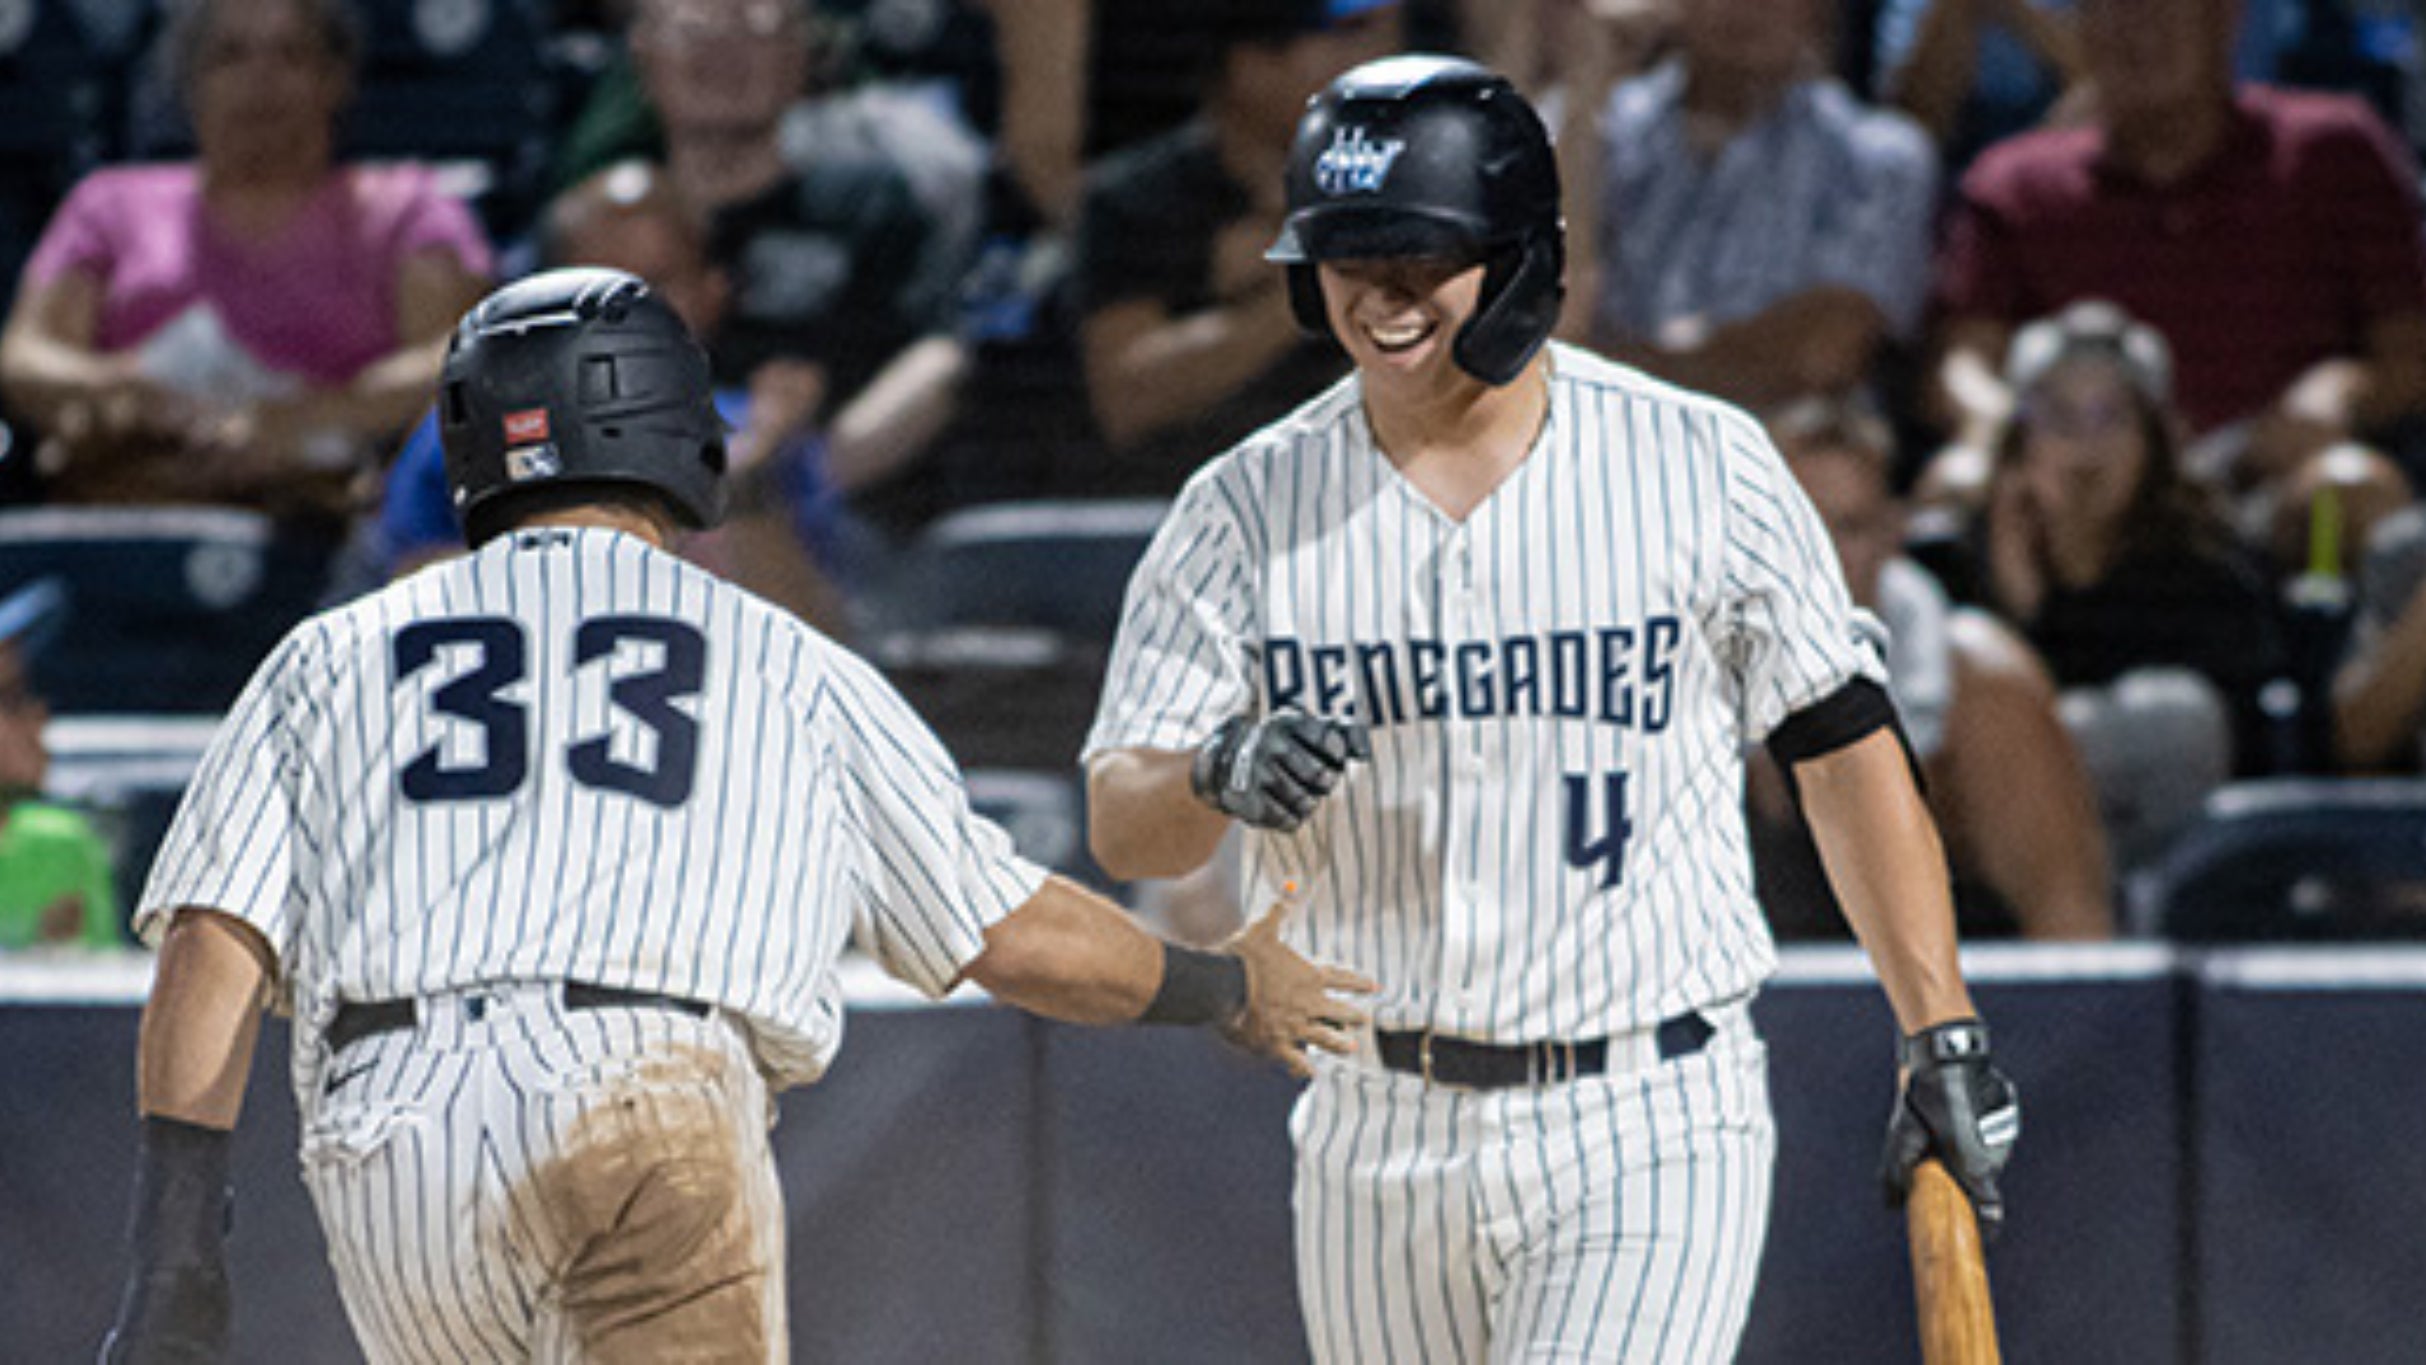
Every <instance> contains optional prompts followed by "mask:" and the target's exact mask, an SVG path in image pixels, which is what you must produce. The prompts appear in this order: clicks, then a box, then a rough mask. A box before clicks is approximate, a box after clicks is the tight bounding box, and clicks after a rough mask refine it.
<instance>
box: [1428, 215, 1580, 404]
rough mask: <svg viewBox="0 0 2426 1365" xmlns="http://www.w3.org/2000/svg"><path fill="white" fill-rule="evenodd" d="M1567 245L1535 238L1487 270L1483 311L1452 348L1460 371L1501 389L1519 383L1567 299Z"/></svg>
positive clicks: (1559, 237) (1556, 237)
mask: <svg viewBox="0 0 2426 1365" xmlns="http://www.w3.org/2000/svg"><path fill="white" fill-rule="evenodd" d="M1566 256H1567V249H1566V242H1565V240H1564V236H1563V234H1561V233H1558V232H1555V231H1553V232H1530V233H1527V234H1525V237H1524V240H1523V241H1521V242H1519V243H1517V244H1516V245H1515V246H1513V247H1511V248H1509V249H1507V250H1504V251H1499V252H1496V253H1494V254H1493V255H1492V257H1491V260H1490V262H1489V263H1488V264H1487V265H1485V267H1484V268H1483V284H1482V290H1481V295H1482V306H1481V307H1480V308H1478V309H1477V310H1476V311H1475V314H1474V316H1473V317H1472V318H1470V319H1468V320H1467V322H1466V325H1465V326H1463V327H1461V328H1459V329H1458V332H1457V340H1456V341H1455V343H1453V344H1452V346H1451V347H1450V351H1449V355H1450V358H1451V359H1453V360H1455V361H1456V362H1457V365H1458V368H1460V369H1462V370H1464V371H1465V372H1466V373H1468V374H1470V375H1473V376H1474V377H1475V378H1477V379H1479V380H1481V381H1483V382H1484V383H1486V384H1489V385H1492V386H1493V387H1497V386H1499V385H1501V384H1506V383H1508V382H1510V381H1512V380H1514V379H1515V378H1516V376H1517V375H1518V374H1519V373H1520V372H1522V371H1523V370H1524V368H1525V362H1527V361H1529V360H1531V359H1533V355H1534V352H1536V351H1539V350H1540V349H1541V347H1542V343H1543V342H1544V341H1547V340H1548V339H1549V337H1550V332H1551V330H1552V329H1553V328H1555V327H1557V326H1558V314H1559V309H1560V306H1561V305H1562V304H1564V303H1565V301H1566V297H1567V284H1566V264H1567V261H1566Z"/></svg>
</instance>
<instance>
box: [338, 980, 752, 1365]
mask: <svg viewBox="0 0 2426 1365" xmlns="http://www.w3.org/2000/svg"><path fill="white" fill-rule="evenodd" d="M423 1003H424V1008H425V1009H426V1010H427V1011H428V1022H426V1023H425V1024H424V1025H423V1026H422V1028H421V1029H420V1030H419V1031H418V1032H417V1033H413V1032H408V1033H398V1034H387V1035H382V1036H380V1037H376V1038H372V1039H369V1040H366V1041H364V1042H361V1043H357V1044H355V1045H354V1046H353V1047H352V1048H349V1049H348V1050H347V1051H345V1052H344V1053H342V1054H340V1059H341V1061H342V1063H343V1064H344V1068H345V1069H344V1070H343V1071H341V1072H340V1073H338V1074H339V1075H340V1076H341V1077H342V1078H343V1083H342V1084H340V1085H338V1086H335V1087H333V1089H332V1090H331V1091H330V1093H327V1094H325V1095H323V1094H321V1093H317V1092H315V1093H313V1094H312V1095H310V1096H308V1097H306V1100H305V1107H304V1109H303V1148H302V1155H303V1173H304V1183H305V1185H306V1186H307V1187H308V1188H309V1190H310V1191H311V1194H312V1199H313V1203H314V1205H315V1206H316V1207H317V1208H318V1210H319V1212H320V1219H321V1226H322V1228H323V1230H324V1231H325V1232H326V1234H327V1237H328V1243H329V1259H330V1262H331V1264H332V1265H333V1266H334V1268H335V1270H336V1273H337V1283H338V1287H339V1290H340V1292H341V1294H342V1295H343V1297H344V1299H345V1303H346V1309H347V1312H348V1314H349V1316H350V1318H351V1320H352V1323H353V1326H354V1332H355V1335H356V1337H357V1339H358V1340H359V1341H360V1342H361V1343H362V1348H363V1353H364V1355H365V1357H366V1358H367V1359H368V1360H369V1361H370V1362H371V1365H389V1362H439V1361H446V1362H488V1361H498V1362H507V1361H514V1362H519V1361H534V1362H552V1361H565V1362H570V1361H575V1360H588V1361H607V1360H632V1361H644V1360H649V1359H685V1360H711V1359H712V1360H718V1361H734V1362H739V1361H745V1360H746V1361H760V1360H766V1361H780V1360H782V1359H784V1358H785V1356H786V1353H787V1348H786V1343H785V1332H784V1321H785V1303H784V1276H783V1260H784V1258H783V1205H782V1194H781V1190H780V1187H779V1186H778V1184H777V1179H776V1174H775V1167H774V1161H773V1157H772V1155H771V1152H770V1149H769V1147H768V1143H767V1122H766V1117H767V1114H768V1112H769V1110H768V1104H769V1099H768V1093H767V1089H766V1085H765V1082H764V1081H763V1080H762V1079H761V1078H760V1077H759V1075H758V1072H757V1069H756V1067H755V1065H754V1064H753V1062H752V1060H751V1058H750V1055H749V1051H748V1048H747V1045H746V1043H745V1042H744V1041H743V1039H742V1038H741V1036H740V1035H739V1034H738V1033H737V1032H735V1031H734V1030H733V1029H731V1028H730V1027H728V1026H727V1025H725V1024H724V1023H722V1022H721V1021H716V1020H703V1019H694V1018H691V1017H689V1016H687V1015H682V1014H677V1013H673V1012H671V1011H665V1010H585V1011H568V1010H565V1009H563V1008H562V1007H561V1006H560V1005H559V1004H558V1003H557V1002H556V1001H555V999H554V997H553V995H552V994H551V992H550V991H549V990H548V989H547V988H545V987H539V986H530V985H525V986H521V987H507V988H500V989H494V990H491V989H482V990H476V991H470V992H453V993H447V994H442V995H439V996H435V997H431V998H430V999H428V1000H425V1001H424V1002H423ZM475 1006H476V1007H477V1008H478V1009H479V1011H480V1014H479V1017H478V1018H477V1019H475V1018H473V1017H472V1015H471V1013H470V1009H471V1008H472V1007H475ZM669 1151H670V1152H672V1153H674V1154H675V1155H674V1159H673V1160H672V1162H671V1163H668V1162H666V1161H664V1160H660V1161H657V1162H655V1163H651V1162H649V1161H646V1160H644V1158H645V1157H647V1156H649V1155H650V1154H652V1153H654V1154H657V1155H659V1156H661V1157H662V1156H663V1155H664V1154H665V1153H667V1152H669ZM619 1155H620V1156H622V1157H623V1158H624V1159H623V1160H621V1161H620V1162H619V1161H618V1160H617V1159H616V1158H617V1157H618V1156H619ZM652 1184H653V1185H655V1186H657V1187H658V1188H665V1187H667V1186H672V1185H679V1186H680V1187H681V1189H682V1190H683V1194H684V1200H685V1202H686V1204H689V1205H692V1206H693V1207H689V1208H687V1209H685V1210H684V1211H683V1212H682V1213H681V1214H680V1216H679V1217H677V1218H675V1219H673V1220H671V1221H669V1220H668V1219H666V1218H664V1217H663V1216H659V1217H655V1218H644V1217H635V1216H633V1215H632V1214H631V1213H630V1210H631V1209H632V1208H633V1207H634V1206H635V1205H638V1204H639V1203H640V1202H641V1201H643V1200H645V1199H647V1198H648V1197H649V1190H650V1187H651V1186H652ZM660 1212H661V1214H662V1210H661V1211H660ZM703 1265H707V1266H710V1267H711V1268H712V1273H708V1274H705V1275H704V1276H703V1275H701V1274H700V1273H699V1272H700V1271H701V1268H702V1266H703ZM602 1281H603V1282H604V1284H603V1286H602V1284H601V1282H602ZM720 1296H721V1297H720ZM685 1307H688V1309H689V1311H690V1312H691V1313H692V1314H693V1315H694V1320H693V1321H690V1322H683V1321H679V1320H678V1318H677V1317H676V1315H678V1314H679V1313H680V1312H682V1311H683V1310H684V1308H685ZM619 1327H620V1328H621V1331H622V1333H623V1335H621V1336H619V1335H618V1328H619Z"/></svg>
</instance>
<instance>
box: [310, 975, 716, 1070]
mask: <svg viewBox="0 0 2426 1365" xmlns="http://www.w3.org/2000/svg"><path fill="white" fill-rule="evenodd" d="M564 1007H565V1008H566V1009H568V1010H595V1009H669V1010H680V1011H682V1012H683V1013H684V1014H688V1015H691V1016H693V1017H695V1018H700V1019H705V1018H706V1017H707V1016H708V1006H707V1005H706V1004H705V1003H704V1002H702V1001H698V1000H688V999H685V998H683V997H682V996H679V995H666V994H664V993H663V992H660V991H628V990H625V989H624V988H622V987H621V986H593V985H591V984H590V983H589V982H587V981H567V982H565V983H564ZM420 1018H421V1010H420V1007H419V1004H418V1002H416V1001H415V1000H414V999H413V998H412V997H411V996H405V997H402V998H400V999H396V1000H348V1001H346V1002H345V1003H343V1004H341V1005H339V1006H338V1007H337V1015H336V1017H335V1018H333V1019H331V1020H329V1026H328V1028H327V1029H326V1030H325V1031H323V1032H322V1034H321V1037H322V1038H324V1039H326V1040H327V1041H328V1045H329V1051H330V1053H332V1054H334V1053H338V1052H342V1051H344V1050H345V1048H346V1047H347V1046H348V1045H349V1044H353V1043H359V1042H361V1041H362V1040H363V1039H365V1038H375V1037H377V1036H379V1035H380V1034H382V1033H394V1032H395V1031H397V1030H398V1029H408V1028H411V1027H412V1026H413V1025H414V1024H415V1023H417V1022H419V1020H420Z"/></svg>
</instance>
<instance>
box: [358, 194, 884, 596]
mask: <svg viewBox="0 0 2426 1365" xmlns="http://www.w3.org/2000/svg"><path fill="white" fill-rule="evenodd" d="M542 234H543V242H542V255H543V257H544V264H545V265H547V266H550V267H554V266H567V265H596V266H609V267H612V268H614V269H618V270H628V271H630V272H632V273H633V274H635V275H638V276H640V277H641V278H642V279H644V280H647V281H648V282H649V285H650V287H651V288H654V289H655V290H656V291H657V292H658V293H659V295H661V296H662V297H663V298H664V299H665V300H666V302H667V303H668V304H669V305H671V306H672V307H673V309H674V311H675V312H676V313H678V314H680V315H681V317H682V320H683V321H684V322H685V323H686V324H687V325H689V327H690V328H691V331H692V333H693V334H694V335H696V336H698V337H700V338H702V339H703V340H706V339H710V338H713V337H714V336H715V334H716V328H717V325H718V323H719V322H720V321H721V320H722V318H723V316H724V310H725V305H726V302H727V299H728V298H729V296H730V291H729V288H728V286H727V284H726V281H725V278H724V274H723V272H722V271H720V270H718V269H717V268H716V267H715V265H714V264H713V263H711V262H710V261H709V260H708V259H707V253H706V249H705V244H704V242H703V241H702V239H701V235H700V228H699V223H698V219H697V217H696V216H695V215H693V214H691V213H690V212H689V211H688V210H687V209H686V208H685V206H684V205H683V204H682V202H681V201H680V200H679V199H678V198H677V197H676V196H675V194H674V191H673V188H672V186H671V185H670V184H669V183H668V181H667V179H666V177H665V176H664V175H663V174H662V173H661V172H660V171H658V170H657V169H656V168H655V167H653V166H650V165H649V164H647V163H646V162H640V161H628V162H624V163H622V164H620V165H616V166H610V167H608V168H606V169H605V170H602V171H599V172H597V173H596V174H594V175H592V176H591V177H590V178H589V179H587V180H584V181H582V182H581V183H580V184H578V185H575V186H574V187H573V188H571V189H570V190H567V191H565V192H564V193H563V194H560V195H558V196H557V197H556V198H555V200H554V201H552V202H551V203H550V204H549V206H548V210H547V213H546V215H545V217H544V219H543V221H542ZM820 387H821V381H820V379H819V377H818V374H817V371H816V369H815V367H814V366H811V365H808V364H806V363H804V362H801V361H796V360H783V359H777V360H769V361H766V362H764V363H762V364H760V365H759V366H758V367H757V368H756V369H755V370H753V371H751V372H750V373H749V374H747V375H746V376H739V377H735V378H729V379H727V378H721V377H720V383H719V387H718V389H717V392H716V406H717V409H718V410H719V411H720V412H721V413H723V415H724V419H725V421H726V423H727V424H728V425H729V426H730V427H731V428H732V435H731V437H730V445H729V458H730V460H731V470H732V474H731V477H730V479H729V480H728V484H727V488H728V496H729V498H730V500H731V513H730V515H729V517H728V519H727V521H726V523H725V524H724V525H723V526H722V527H719V528H718V529H716V530H714V531H710V532H705V533H702V534H698V535H693V536H690V537H688V538H687V539H686V540H685V543H684V545H683V547H682V549H683V553H684V554H685V555H686V556H687V557H689V558H692V559H696V560H699V561H701V562H703V563H707V564H710V565H711V566H712V567H714V568H716V569H717V570H718V571H719V572H721V573H723V574H724V575H725V576H726V577H728V578H731V579H733V580H734V581H736V582H738V583H740V584H741V585H742V586H744V587H746V588H749V589H751V590H752V591H754V592H756V593H758V594H759V595H761V596H763V597H767V598H769V599H771V600H773V601H775V602H778V603H780V604H782V605H783V606H785V607H788V608H789V609H791V610H792V611H793V612H794V613H796V614H798V615H799V616H800V617H802V618H803V619H804V620H807V621H808V622H809V623H810V624H812V625H815V626H817V627H818V628H819V629H821V630H824V631H825V632H827V633H828V634H831V635H842V634H845V633H847V619H846V614H845V611H844V601H843V597H842V593H841V591H840V590H839V589H838V588H837V587H836V585H835V582H834V579H833V576H832V575H834V574H836V573H838V572H848V570H849V568H850V567H851V559H852V556H853V554H854V552H855V549H856V546H857V541H856V536H855V532H854V528H853V527H852V526H851V523H850V517H849V514H848V513H847V512H846V511H845V510H844V508H843V507H842V503H841V497H840V494H839V490H837V489H836V488H835V487H834V486H833V484H832V483H831V481H830V479H829V476H828V474H827V457H828V446H827V443H826V441H825V440H824V439H823V437H822V435H821V434H820V432H819V430H818V427H817V424H816V412H817V404H818V399H819V396H820ZM380 521H381V527H382V531H383V536H382V540H383V543H384V548H385V550H386V552H387V555H388V560H389V568H390V571H391V572H393V573H398V574H401V573H407V572H410V571H412V570H413V569H416V568H419V567H421V566H422V565H423V564H426V563H428V562H430V561H431V560H433V559H436V558H441V557H445V556H449V555H453V554H458V553H461V551H462V549H463V539H462V531H461V529H460V526H459V523H458V522H457V520H456V517H455V510H454V506H453V503H452V499H451V497H450V495H449V492H448V486H447V478H446V462H445V456H444V453H443V451H442V450H441V447H440V445H439V440H438V423H437V419H436V416H435V414H431V415H429V416H425V417H424V418H423V419H422V422H421V425H420V426H419V427H417V428H415V429H414V432H413V435H412V437H411V438H410V439H409V440H407V441H406V443H405V448H404V453H403V454H402V455H400V456H398V457H397V460H396V464H395V467H394V468H393V469H391V470H390V471H389V473H388V480H387V497H386V501H385V504H384V506H383V508H382V510H381V514H380ZM804 547H805V548H806V551H807V553H805V554H804Z"/></svg>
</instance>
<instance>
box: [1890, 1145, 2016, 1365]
mask: <svg viewBox="0 0 2426 1365" xmlns="http://www.w3.org/2000/svg"><path fill="white" fill-rule="evenodd" d="M1904 1222H1905V1228H1906V1231H1907V1232H1908V1233H1909V1234H1910V1235H1911V1238H1912V1293H1913V1299H1914V1305H1915V1307H1916V1308H1917V1309H1918V1310H1919V1313H1920V1329H1921V1360H1922V1362H1923V1365H1997V1363H1998V1361H1999V1360H2000V1359H2002V1357H2001V1356H2000V1355H1999V1354H1998V1352H1997V1348H1996V1305H1995V1304H1994V1303H1993V1302H1992V1301H1990V1299H1989V1297H1988V1262H1987V1260H1986V1258H1985V1257H1984V1256H1983V1255H1982V1253H1981V1251H1980V1224H1979V1218H1978V1216H1977V1215H1975V1214H1974V1213H1973V1212H1972V1211H1971V1200H1970V1198H1969V1197H1968V1196H1967V1195H1965V1194H1964V1193H1963V1187H1962V1186H1960V1185H1957V1184H1956V1183H1954V1177H1953V1176H1951V1175H1948V1174H1947V1173H1946V1168H1945V1167H1944V1166H1942V1165H1940V1164H1939V1163H1938V1162H1937V1161H1936V1159H1935V1158H1932V1159H1930V1160H1927V1161H1924V1162H1922V1163H1921V1164H1920V1166H1919V1167H1918V1168H1917V1169H1915V1170H1914V1171H1913V1172H1912V1196H1911V1198H1910V1199H1909V1200H1907V1201H1906V1203H1905V1205H1904Z"/></svg>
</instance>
